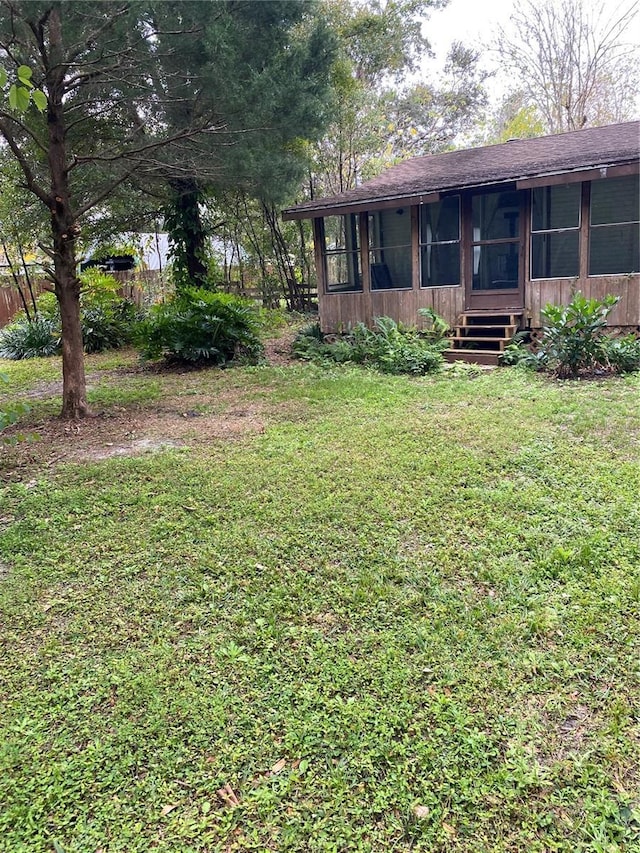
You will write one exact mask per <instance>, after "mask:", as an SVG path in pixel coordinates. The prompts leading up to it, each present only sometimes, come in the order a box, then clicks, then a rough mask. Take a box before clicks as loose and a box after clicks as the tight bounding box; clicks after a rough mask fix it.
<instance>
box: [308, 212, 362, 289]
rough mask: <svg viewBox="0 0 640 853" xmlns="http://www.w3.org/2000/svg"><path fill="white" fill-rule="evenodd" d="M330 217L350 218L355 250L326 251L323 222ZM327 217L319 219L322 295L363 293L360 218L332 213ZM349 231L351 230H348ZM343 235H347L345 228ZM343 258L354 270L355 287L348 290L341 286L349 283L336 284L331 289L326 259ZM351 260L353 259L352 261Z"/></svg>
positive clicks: (348, 214)
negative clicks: (355, 277)
mask: <svg viewBox="0 0 640 853" xmlns="http://www.w3.org/2000/svg"><path fill="white" fill-rule="evenodd" d="M329 216H330V217H337V218H341V219H346V218H347V217H349V218H352V224H353V233H354V234H355V240H356V248H355V249H347V248H346V247H345V248H337V249H327V232H326V228H325V221H326V219H328V218H329ZM329 216H323V217H320V222H319V225H320V229H319V230H320V237H321V241H320V254H321V257H322V271H323V278H324V287H323V290H324V293H325V295H326V296H335V295H339V294H345V293H363V292H364V273H363V269H362V257H361V251H360V249H361V242H362V241H361V236H362V235H361V228H360V216H359V214H357V213H332V214H329ZM350 230H351V229H350ZM345 233H347V229H346V228H345ZM340 256H344V257H345V259H346V261H347V265H348V266H349V265H350V266H351V268H352V269H355V271H356V274H357V278H358V281H357V286H356V287H349V288H348V289H347V288H345V287H343V286H342V285H349V284H350V282H348V281H347V282H337V283H336V284H335V285H334V286H333V287H331V285H330V284H329V269H328V265H327V259H328V258H332V257H340ZM351 259H355V264H354V261H353V260H351Z"/></svg>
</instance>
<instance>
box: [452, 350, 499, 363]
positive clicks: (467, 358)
mask: <svg viewBox="0 0 640 853" xmlns="http://www.w3.org/2000/svg"><path fill="white" fill-rule="evenodd" d="M444 357H445V361H447V362H448V363H449V364H452V363H453V362H454V361H464V362H466V363H467V364H492V365H496V366H497V364H498V357H499V353H497V352H483V351H482V350H475V351H474V350H454V349H450V350H446V352H445V353H444Z"/></svg>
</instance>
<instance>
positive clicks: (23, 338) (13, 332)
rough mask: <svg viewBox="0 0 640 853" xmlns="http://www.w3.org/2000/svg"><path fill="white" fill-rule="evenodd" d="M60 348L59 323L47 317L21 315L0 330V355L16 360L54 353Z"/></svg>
mask: <svg viewBox="0 0 640 853" xmlns="http://www.w3.org/2000/svg"><path fill="white" fill-rule="evenodd" d="M59 350H60V331H59V324H58V323H57V322H56V321H55V320H51V319H49V318H48V317H36V318H35V319H34V320H31V321H29V320H27V318H26V317H24V316H22V317H19V318H18V319H17V320H15V321H14V322H13V323H11V324H10V325H9V326H5V328H4V329H2V331H0V357H1V358H9V359H12V360H13V361H18V360H20V359H23V358H40V357H46V356H51V355H56V353H57V352H58V351H59Z"/></svg>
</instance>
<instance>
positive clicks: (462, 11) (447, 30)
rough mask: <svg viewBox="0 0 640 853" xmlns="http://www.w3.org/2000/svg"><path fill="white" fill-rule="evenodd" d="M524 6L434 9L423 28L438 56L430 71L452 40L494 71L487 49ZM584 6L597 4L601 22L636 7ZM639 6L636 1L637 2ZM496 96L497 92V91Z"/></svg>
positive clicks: (635, 33) (473, 2)
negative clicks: (471, 49)
mask: <svg viewBox="0 0 640 853" xmlns="http://www.w3.org/2000/svg"><path fill="white" fill-rule="evenodd" d="M519 5H521V4H520V3H519V2H518V0H450V2H449V4H448V5H447V6H446V8H444V9H441V10H434V11H433V12H431V14H430V17H429V19H428V20H427V21H426V23H425V26H424V34H425V35H426V37H427V38H428V39H429V41H430V42H431V45H432V48H433V50H434V52H435V54H436V59H435V61H434V62H433V63H426V65H425V67H426V68H427V69H428V70H429V71H436V70H438V69H441V68H442V66H443V64H444V60H445V57H446V54H447V51H448V49H449V47H450V46H451V43H452V42H453V41H461V42H462V43H463V44H465V45H467V46H469V47H477V48H479V49H481V51H482V53H483V54H484V65H485V66H487V67H491V68H495V67H496V66H497V61H496V58H495V56H492V54H491V52H490V51H489V50H488V48H489V47H490V46H491V43H492V41H493V40H494V38H495V36H496V34H497V30H498V26H499V25H500V24H502V26H503V27H504V28H505V29H506V30H508V29H509V17H510V15H511V14H512V13H513V12H514V11H515V10H516V9H517V8H518V6H519ZM584 5H585V6H591V5H595V6H596V9H597V10H598V11H600V10H602V20H607V19H608V18H610V17H613V16H614V15H615V13H616V11H618V13H620V11H624V10H626V9H629V8H630V7H631V6H632V5H634V0H584ZM636 6H637V2H636ZM628 40H629V41H630V42H633V43H635V44H640V16H636V20H635V22H634V25H633V27H632V29H631V30H630V32H629V37H628ZM503 82H506V81H500V79H499V77H498V78H496V80H495V81H494V85H495V84H498V85H497V86H495V88H496V90H498V91H501V90H502V89H503ZM496 93H497V92H496Z"/></svg>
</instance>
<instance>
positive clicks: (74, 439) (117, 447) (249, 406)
mask: <svg viewBox="0 0 640 853" xmlns="http://www.w3.org/2000/svg"><path fill="white" fill-rule="evenodd" d="M295 334H296V330H295V329H286V330H284V331H283V332H282V333H281V334H280V335H279V336H278V337H275V338H272V339H270V340H268V341H267V342H266V344H265V356H266V360H267V362H268V363H269V364H273V365H277V366H286V365H288V364H290V362H291V343H292V341H293V338H294V337H295ZM132 373H134V374H142V375H144V374H147V375H148V373H149V369H148V368H143V367H127V368H123V369H117V370H113V371H101V372H97V373H89V374H87V385H88V386H89V387H91V385H92V383H94V382H96V381H97V380H100V382H104V380H105V379H107V380H108V379H109V378H110V379H112V380H113V381H114V382H115V381H118V379H119V378H121V377H123V376H124V375H129V376H130V375H131V374H132ZM162 373H164V375H165V376H166V377H167V379H169V377H170V375H171V373H172V372H167V371H166V370H161V371H158V374H159V375H160V374H162ZM194 375H195V376H196V377H197V373H195V374H194ZM186 377H189V378H186ZM185 383H186V385H189V384H191V385H192V384H193V377H192V375H191V373H189V372H187V373H186V374H185ZM168 384H169V385H170V386H171V385H173V383H172V382H171V381H169V383H168ZM178 384H180V383H178ZM194 390H195V389H194V388H193V387H191V388H189V392H188V396H184V395H183V394H180V392H179V389H178V388H177V387H176V385H173V388H172V389H171V390H170V391H169V395H168V396H163V398H162V402H161V403H159V404H158V405H153V404H150V405H142V406H141V405H133V406H128V407H124V408H123V407H110V408H109V409H107V410H106V411H104V412H100V411H99V410H98V411H97V412H96V413H95V414H94V416H92V417H89V418H86V419H84V420H82V421H80V422H78V423H68V422H65V421H61V420H59V419H58V418H49V419H43V420H42V421H39V422H37V423H33V424H30V425H29V427H28V432H29V433H30V434H33V435H34V436H35V439H34V440H33V441H28V442H22V443H19V444H16V445H14V446H7V447H4V448H3V447H0V480H4V481H16V480H20V481H22V480H28V479H29V477H31V476H33V473H34V472H37V471H39V470H43V469H45V470H46V469H48V468H51V467H54V466H56V465H58V464H61V463H65V462H91V461H101V460H104V459H110V458H113V457H122V456H139V455H141V454H143V453H149V452H154V451H163V450H167V449H172V448H179V447H193V446H198V445H205V444H207V443H210V442H212V441H215V440H234V439H237V438H240V437H242V436H244V435H247V434H251V433H255V434H257V433H261V432H264V429H265V423H266V421H267V420H268V419H270V418H271V417H273V415H274V412H273V407H270V406H269V405H268V403H267V402H264V401H256V400H252V399H249V398H248V397H247V394H246V392H245V391H244V390H243V389H234V390H229V389H225V390H224V391H212V392H210V393H207V392H204V393H195V394H194V393H193V392H194ZM61 393H62V383H61V382H41V383H38V384H37V385H36V386H34V388H32V389H31V390H30V391H29V392H27V393H26V394H25V396H26V397H31V398H32V399H35V398H38V397H50V396H53V395H60V394H61ZM23 429H24V427H23ZM18 430H19V427H15V428H13V429H12V430H7V432H6V435H8V436H10V435H11V432H17V431H18Z"/></svg>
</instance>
